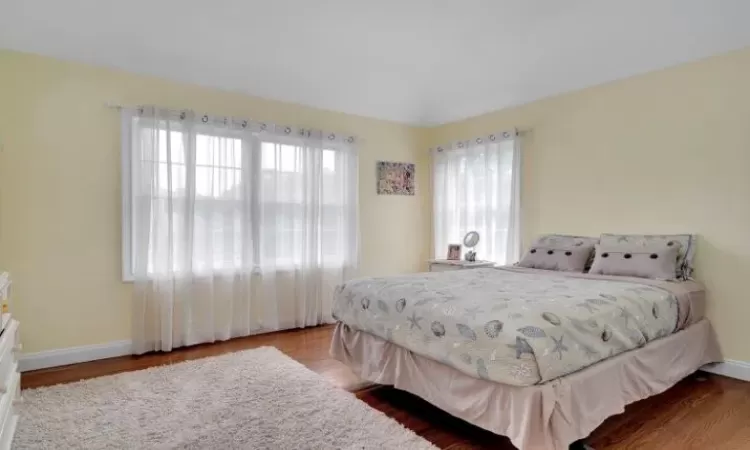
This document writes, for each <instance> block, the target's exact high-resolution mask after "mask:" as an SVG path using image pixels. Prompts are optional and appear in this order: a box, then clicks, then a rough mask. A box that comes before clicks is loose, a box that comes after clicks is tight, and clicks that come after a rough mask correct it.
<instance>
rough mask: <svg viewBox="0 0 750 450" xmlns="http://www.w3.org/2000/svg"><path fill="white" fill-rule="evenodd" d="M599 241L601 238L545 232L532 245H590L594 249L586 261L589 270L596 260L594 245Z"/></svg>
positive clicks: (586, 267) (586, 268)
mask: <svg viewBox="0 0 750 450" xmlns="http://www.w3.org/2000/svg"><path fill="white" fill-rule="evenodd" d="M598 243H599V238H595V237H589V236H573V235H569V234H543V235H541V236H539V237H538V238H536V240H535V241H534V243H533V244H531V247H532V248H533V247H540V246H545V245H547V246H549V245H554V246H560V247H565V248H567V247H581V246H588V247H590V248H591V250H592V251H591V252H590V253H589V260H588V261H586V266H585V268H584V270H589V268H590V267H591V264H592V263H593V262H594V252H593V250H594V246H595V245H596V244H598Z"/></svg>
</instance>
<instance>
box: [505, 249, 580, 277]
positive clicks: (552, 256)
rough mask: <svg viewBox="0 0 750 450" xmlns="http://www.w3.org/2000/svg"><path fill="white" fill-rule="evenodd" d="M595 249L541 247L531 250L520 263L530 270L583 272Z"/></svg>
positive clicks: (519, 264)
mask: <svg viewBox="0 0 750 450" xmlns="http://www.w3.org/2000/svg"><path fill="white" fill-rule="evenodd" d="M593 249H594V247H593V246H592V245H580V246H578V247H576V246H573V247H566V246H562V245H540V246H534V247H531V248H530V249H529V251H528V252H526V254H525V255H524V256H523V258H522V259H521V261H519V262H518V266H520V267H528V268H530V269H545V270H559V271H561V272H583V271H584V269H585V268H586V262H587V261H588V260H589V257H590V256H591V251H592V250H593Z"/></svg>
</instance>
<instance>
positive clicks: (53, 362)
mask: <svg viewBox="0 0 750 450" xmlns="http://www.w3.org/2000/svg"><path fill="white" fill-rule="evenodd" d="M132 354H133V343H132V341H113V342H105V343H104V344H94V345H82V346H80V347H68V348H61V349H56V350H45V351H43V352H36V353H24V354H22V355H21V357H20V358H18V367H19V370H20V371H21V372H28V371H30V370H37V369H46V368H47V367H57V366H66V365H68V364H76V363H82V362H87V361H94V360H97V359H105V358H114V357H116V356H125V355H132Z"/></svg>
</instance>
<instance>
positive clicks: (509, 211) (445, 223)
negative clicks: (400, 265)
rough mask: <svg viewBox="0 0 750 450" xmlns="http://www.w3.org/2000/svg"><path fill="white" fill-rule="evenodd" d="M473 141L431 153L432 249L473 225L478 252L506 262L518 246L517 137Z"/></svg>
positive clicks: (438, 251) (443, 250) (442, 253)
mask: <svg viewBox="0 0 750 450" xmlns="http://www.w3.org/2000/svg"><path fill="white" fill-rule="evenodd" d="M476 141H479V142H477V144H476V145H468V144H465V143H464V145H462V146H461V147H460V148H456V149H449V150H441V151H436V152H435V153H434V154H433V157H434V165H433V168H434V174H433V184H434V192H433V194H434V255H435V258H445V257H446V254H447V249H448V244H454V243H461V242H462V241H463V236H464V235H465V234H466V233H468V232H469V231H477V232H478V233H479V236H480V240H479V244H478V245H477V247H476V248H475V250H476V251H477V258H479V259H483V260H489V261H493V262H496V263H499V264H508V263H511V262H513V261H514V259H515V258H516V256H517V251H518V208H519V188H518V186H519V185H520V183H519V179H518V175H519V174H518V170H519V166H520V157H519V153H520V151H519V149H518V145H517V144H518V143H517V141H514V140H513V139H507V140H503V141H499V142H491V141H490V140H489V139H477V140H476ZM476 141H475V142H476Z"/></svg>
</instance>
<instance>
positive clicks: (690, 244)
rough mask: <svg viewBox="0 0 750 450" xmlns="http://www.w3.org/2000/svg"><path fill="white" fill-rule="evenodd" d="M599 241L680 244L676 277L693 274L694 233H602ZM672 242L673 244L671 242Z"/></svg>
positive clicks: (648, 245) (680, 278)
mask: <svg viewBox="0 0 750 450" xmlns="http://www.w3.org/2000/svg"><path fill="white" fill-rule="evenodd" d="M599 243H601V244H602V245H605V246H609V245H619V244H628V245H631V244H632V245H638V246H641V247H651V246H662V245H663V246H669V247H671V246H674V245H675V244H677V243H679V244H680V252H679V258H678V259H677V268H676V269H675V277H676V278H677V279H678V280H687V279H689V278H690V277H691V276H692V275H693V257H694V256H695V235H692V234H602V235H601V237H600V238H599ZM670 243H671V244H670Z"/></svg>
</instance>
